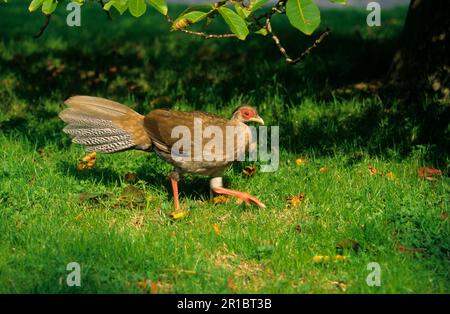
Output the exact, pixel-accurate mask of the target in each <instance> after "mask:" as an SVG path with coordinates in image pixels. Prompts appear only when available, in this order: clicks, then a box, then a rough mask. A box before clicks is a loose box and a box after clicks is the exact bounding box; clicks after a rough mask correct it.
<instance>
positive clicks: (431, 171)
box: [417, 167, 442, 181]
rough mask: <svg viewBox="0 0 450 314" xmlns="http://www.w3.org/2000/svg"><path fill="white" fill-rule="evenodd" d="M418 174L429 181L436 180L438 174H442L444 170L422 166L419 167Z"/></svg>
mask: <svg viewBox="0 0 450 314" xmlns="http://www.w3.org/2000/svg"><path fill="white" fill-rule="evenodd" d="M417 174H418V175H419V177H420V178H422V179H425V180H428V181H434V180H436V177H437V176H441V175H442V171H441V170H439V169H435V168H430V167H421V168H418V169H417Z"/></svg>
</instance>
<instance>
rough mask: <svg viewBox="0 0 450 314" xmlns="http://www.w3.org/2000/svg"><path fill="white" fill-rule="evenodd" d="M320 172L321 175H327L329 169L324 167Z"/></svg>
mask: <svg viewBox="0 0 450 314" xmlns="http://www.w3.org/2000/svg"><path fill="white" fill-rule="evenodd" d="M319 172H320V173H326V172H328V168H327V167H322V168H320V169H319Z"/></svg>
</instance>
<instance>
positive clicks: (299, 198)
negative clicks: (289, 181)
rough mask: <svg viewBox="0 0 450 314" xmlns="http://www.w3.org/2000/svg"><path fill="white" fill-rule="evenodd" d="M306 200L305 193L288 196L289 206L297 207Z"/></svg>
mask: <svg viewBox="0 0 450 314" xmlns="http://www.w3.org/2000/svg"><path fill="white" fill-rule="evenodd" d="M304 200H305V194H304V193H300V194H298V195H295V196H291V197H288V198H287V206H290V207H297V206H299V205H301V204H302V203H303V201H304Z"/></svg>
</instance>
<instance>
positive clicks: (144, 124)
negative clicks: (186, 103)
mask: <svg viewBox="0 0 450 314" xmlns="http://www.w3.org/2000/svg"><path fill="white" fill-rule="evenodd" d="M65 104H66V105H67V106H68V107H69V108H67V109H65V110H63V111H62V112H60V114H59V117H60V118H61V119H62V120H63V121H64V122H66V123H67V124H68V125H67V126H66V127H65V128H64V129H63V131H64V132H65V133H67V134H69V135H70V136H72V137H73V139H72V142H74V143H77V144H83V145H85V150H86V151H97V152H103V153H115V152H120V151H124V150H129V149H137V150H143V151H149V152H155V153H156V154H157V155H158V156H159V157H160V158H161V159H163V160H164V161H166V162H169V163H170V164H172V165H173V166H174V171H173V172H172V173H171V175H170V179H171V185H172V190H173V199H174V207H175V211H177V210H180V202H179V198H178V181H179V179H180V175H182V174H183V173H193V174H198V175H205V176H208V177H210V188H211V190H212V191H213V192H215V193H217V194H226V195H231V196H234V197H237V198H239V199H241V200H242V201H244V202H245V203H246V204H248V205H250V204H252V203H254V204H256V205H257V206H259V207H261V208H265V205H264V204H263V203H262V202H261V201H260V200H259V199H257V198H256V197H254V196H252V195H250V194H249V193H247V192H241V191H236V190H232V189H227V188H224V187H223V180H222V177H223V173H224V170H225V169H226V168H227V167H228V166H230V165H231V164H232V163H233V162H234V161H235V160H236V158H237V156H242V155H239V154H242V153H244V154H245V151H246V150H248V149H250V146H251V140H252V138H251V132H250V128H249V126H248V125H247V123H249V122H256V123H259V124H264V121H263V119H262V118H261V117H260V116H259V115H258V113H257V111H256V109H254V108H252V107H250V106H241V107H239V108H237V109H236V110H235V111H234V113H233V115H232V117H231V119H229V120H228V119H225V118H222V117H220V116H216V115H213V114H211V113H206V112H199V111H194V112H182V111H175V110H170V109H156V110H153V111H151V112H150V113H148V114H147V115H146V116H143V115H141V114H139V113H137V112H136V111H134V110H132V109H130V108H129V107H127V106H124V105H122V104H119V103H117V102H114V101H111V100H108V99H104V98H98V97H91V96H73V97H71V98H69V99H67V100H66V101H65ZM199 121H200V122H201V129H200V131H201V132H203V131H205V132H206V130H207V129H208V128H209V129H211V128H216V130H217V128H219V129H220V131H221V132H222V134H226V133H227V130H228V129H229V128H230V127H231V130H232V131H233V133H232V136H230V137H228V136H227V137H223V139H222V141H221V143H222V144H223V146H222V147H227V148H228V146H227V143H226V142H227V141H231V142H229V143H228V144H230V143H231V144H233V143H239V142H238V141H236V140H237V139H238V138H239V137H240V136H243V135H244V140H243V142H242V141H241V143H242V144H244V145H232V146H231V148H232V149H231V150H227V151H224V149H222V150H220V149H217V148H215V149H214V153H212V151H213V150H211V152H209V153H208V152H204V151H202V154H201V156H200V158H195V157H197V156H194V158H180V157H183V156H184V157H186V154H187V153H190V152H192V151H195V150H196V149H198V146H197V148H196V145H202V146H201V147H206V146H205V145H207V143H208V141H209V140H208V138H206V136H203V133H202V136H201V137H200V139H198V136H197V135H196V134H194V133H195V132H196V131H198V122H199ZM177 127H183V128H184V130H186V128H187V130H188V131H190V133H192V134H194V139H192V137H191V138H190V139H188V140H189V142H188V143H187V145H185V146H187V147H184V146H182V147H181V148H180V147H178V146H180V145H179V143H177V141H178V139H177V138H176V136H175V137H174V136H173V135H174V130H175V131H176V130H177V129H176V128H177ZM175 133H177V132H175ZM176 146H177V147H178V148H180V149H178V154H177V153H176V152H177V151H176V150H174V148H176ZM230 153H231V155H230ZM191 157H192V156H191ZM218 157H219V158H218Z"/></svg>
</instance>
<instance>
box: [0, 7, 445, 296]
mask: <svg viewBox="0 0 450 314" xmlns="http://www.w3.org/2000/svg"><path fill="white" fill-rule="evenodd" d="M87 6H88V9H87V10H86V11H83V15H82V27H80V28H76V27H74V28H69V27H67V26H66V25H65V13H64V8H59V9H58V16H56V17H54V18H53V19H52V21H51V24H50V26H49V28H48V29H47V31H46V32H45V33H44V35H43V36H42V37H41V38H39V39H33V38H32V35H33V34H35V33H37V32H38V30H39V28H40V26H41V24H42V23H43V17H42V16H40V15H38V14H37V13H34V14H29V13H28V12H27V10H26V4H25V3H24V2H22V1H12V3H8V4H0V29H1V30H2V32H1V37H0V38H1V40H0V145H1V147H2V149H1V151H0V158H1V162H0V292H3V293H20V292H22V293H119V292H125V293H150V292H151V293H234V292H236V293H433V292H437V293H449V292H450V275H449V269H450V267H449V266H450V262H449V261H450V228H449V219H448V212H449V205H448V204H449V202H448V200H449V199H448V196H449V192H450V185H449V182H450V181H449V179H448V177H447V175H446V174H447V173H448V168H449V158H448V151H447V150H446V147H448V146H445V145H444V146H443V145H442V143H447V141H448V137H435V138H433V139H432V140H429V141H427V140H424V138H423V137H421V135H420V134H421V133H420V132H421V130H420V128H419V127H418V126H417V125H416V123H417V121H416V120H414V119H399V118H398V115H396V113H395V110H394V109H395V104H396V100H395V99H392V101H391V102H392V103H391V104H390V105H391V106H390V108H394V109H391V110H387V109H386V103H384V102H383V101H382V100H381V99H380V97H378V96H377V95H376V94H373V93H370V92H361V91H359V90H358V89H355V88H354V86H355V84H357V83H360V82H361V81H365V82H376V81H377V80H379V79H381V78H383V75H384V74H385V73H386V71H387V70H388V68H389V60H390V59H391V58H392V56H393V53H394V49H395V43H396V42H397V39H398V36H399V34H400V32H401V29H402V25H403V21H404V17H405V14H406V8H397V9H390V10H389V11H383V26H382V27H380V28H369V27H367V25H366V14H367V12H365V11H357V10H351V9H349V10H327V11H324V12H323V13H322V29H323V28H324V27H325V26H329V27H330V28H331V30H332V35H331V36H330V37H329V38H327V39H326V41H325V42H324V43H322V45H321V46H320V47H319V48H317V49H316V50H315V51H314V52H313V53H312V54H311V55H310V56H309V57H308V58H307V59H306V60H305V61H304V62H302V63H301V64H299V65H296V66H290V65H286V64H285V62H284V61H283V60H282V58H281V57H280V56H279V52H278V50H277V48H276V47H275V46H274V45H273V43H272V42H271V41H270V40H269V39H266V38H263V37H255V36H253V37H251V38H250V39H249V40H247V41H246V42H238V41H236V40H208V41H206V40H203V39H200V38H193V37H189V36H188V35H185V34H180V33H170V32H169V31H168V26H167V24H166V23H165V20H164V18H163V17H161V16H159V15H157V14H156V13H153V12H150V11H149V12H147V14H146V15H145V17H143V18H140V19H135V18H132V17H131V16H129V15H128V13H127V14H126V15H125V16H122V17H119V16H117V15H116V14H114V16H113V21H108V20H107V19H106V17H105V16H104V15H103V14H102V12H101V11H99V10H98V9H99V8H98V6H97V4H96V3H88V5H87ZM182 9H183V8H182V7H171V8H170V10H174V11H177V12H179V11H181V10H182ZM222 28H223V27H222V25H218V26H216V29H217V30H218V31H220V30H222ZM274 28H275V29H277V30H278V32H279V33H280V34H281V36H280V37H281V39H282V40H284V41H285V42H287V46H288V49H289V50H290V51H299V52H300V51H302V49H304V48H306V47H307V46H308V45H310V44H311V43H312V42H313V40H314V38H309V37H306V36H303V35H302V34H300V33H299V32H298V31H295V30H292V29H290V28H288V27H287V24H286V23H285V21H283V19H279V20H277V21H275V23H274ZM75 94H87V95H97V96H102V97H107V98H111V99H114V100H117V101H119V102H122V103H124V104H126V105H128V106H130V107H131V108H133V109H135V110H137V111H139V112H140V113H146V112H148V111H150V110H152V109H154V108H160V107H171V108H175V109H180V110H194V109H195V110H204V111H209V112H214V113H217V114H220V115H223V116H229V115H230V114H231V112H232V111H233V109H234V108H235V107H237V106H238V105H239V104H243V103H250V104H252V105H254V106H256V107H257V108H258V109H259V111H260V115H261V116H262V117H263V118H264V120H265V121H266V124H267V125H278V126H280V146H281V147H280V165H279V169H278V170H277V171H276V172H273V173H263V172H260V171H258V169H259V168H258V167H257V169H256V173H255V174H254V175H253V176H246V175H244V174H243V173H242V170H243V169H244V167H245V166H246V165H249V164H250V163H243V164H237V165H236V166H234V167H233V168H230V169H229V170H228V171H227V172H226V176H225V181H226V184H227V186H229V187H232V188H234V189H239V190H244V191H248V192H250V193H252V194H253V195H255V196H257V197H259V198H260V199H261V200H262V201H263V202H264V203H265V204H266V205H267V208H266V209H258V208H256V207H248V206H244V205H239V204H237V203H235V202H234V200H233V199H231V200H229V201H228V202H226V203H221V202H220V201H219V200H217V199H216V201H215V202H214V201H212V200H211V196H210V192H209V185H208V179H207V178H202V177H194V176H186V177H185V178H183V179H182V181H181V182H180V191H181V202H182V206H184V207H185V208H187V209H189V211H190V213H189V215H187V216H186V217H184V218H182V219H179V220H175V221H174V220H173V219H171V218H170V216H169V212H170V211H171V209H172V206H173V204H172V196H171V189H170V184H169V180H168V175H169V173H170V171H171V167H170V166H169V165H168V164H165V163H164V162H163V161H161V160H159V159H158V158H157V157H156V156H155V155H154V154H148V153H144V152H138V151H128V152H123V153H119V154H113V155H105V154H98V156H97V162H96V164H95V165H94V167H93V168H92V169H86V170H78V169H77V166H78V163H79V161H78V160H79V159H80V158H82V157H83V156H85V155H86V153H85V152H84V151H83V148H82V147H81V146H80V145H75V144H71V142H70V138H69V137H68V136H67V135H65V134H64V133H63V132H62V131H61V130H62V128H63V127H64V124H63V123H62V121H60V120H59V119H58V117H57V114H58V112H60V111H61V110H62V109H63V108H64V104H63V101H64V100H65V99H67V98H68V97H70V96H72V95H75ZM436 121H438V119H436ZM444 122H445V121H444ZM436 123H438V122H436ZM447 123H448V121H447ZM424 166H426V167H435V168H439V169H442V170H443V172H444V175H443V176H438V177H436V178H432V180H424V179H423V178H420V177H419V176H418V174H417V169H418V168H419V167H424ZM369 169H371V170H369ZM295 196H297V198H294V199H293V200H292V197H295ZM289 199H290V200H289ZM320 256H322V258H321V257H320ZM326 256H329V257H330V260H329V261H327V258H326ZM336 256H345V257H338V258H337V260H335V258H336ZM70 262H77V263H79V264H80V265H81V286H79V287H77V286H68V285H67V284H66V277H67V275H68V274H69V273H70V271H69V270H67V269H66V266H67V264H68V263H70ZM371 262H376V263H378V264H379V265H380V268H381V282H380V286H369V285H368V284H367V282H366V278H367V276H368V275H369V274H370V273H371V270H368V268H367V265H368V264H369V263H371Z"/></svg>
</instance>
